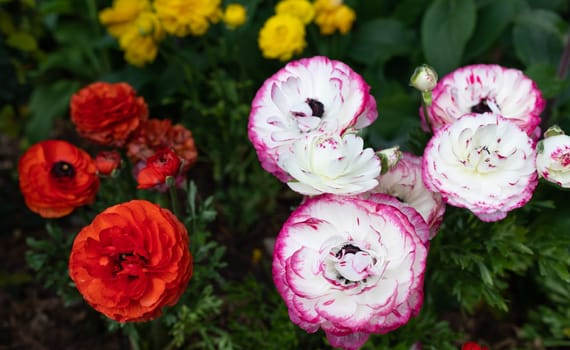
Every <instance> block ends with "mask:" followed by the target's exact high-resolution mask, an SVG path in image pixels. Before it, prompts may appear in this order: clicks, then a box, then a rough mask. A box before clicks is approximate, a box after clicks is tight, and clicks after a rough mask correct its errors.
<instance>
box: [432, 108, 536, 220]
mask: <svg viewBox="0 0 570 350" xmlns="http://www.w3.org/2000/svg"><path fill="white" fill-rule="evenodd" d="M535 159H536V152H535V142H534V141H533V140H532V139H531V138H530V137H529V136H528V135H527V134H526V133H525V132H524V131H523V130H522V129H521V128H519V127H518V126H517V125H516V124H515V123H513V122H511V121H510V120H508V119H506V118H503V117H501V116H500V115H497V114H493V113H485V114H466V115H464V116H462V117H461V118H459V119H458V120H456V121H455V122H454V123H453V124H448V125H446V126H444V127H443V128H441V129H440V130H438V131H437V132H436V134H435V135H434V136H433V137H432V139H431V140H430V142H429V143H428V145H427V147H426V149H425V151H424V163H423V171H424V172H423V177H424V183H425V184H426V186H427V187H428V188H429V189H430V190H432V191H439V192H440V193H441V195H442V196H443V198H444V200H445V201H446V202H447V203H448V204H451V205H454V206H457V207H462V208H467V209H469V210H471V211H472V212H473V213H474V214H475V215H477V216H478V217H479V218H480V219H481V220H483V221H497V220H501V219H503V218H505V216H506V215H507V212H509V211H510V210H512V209H515V208H519V207H522V206H523V205H525V204H526V203H527V202H528V201H529V200H530V198H531V197H532V193H533V191H534V188H535V187H536V185H537V174H536V167H535Z"/></svg>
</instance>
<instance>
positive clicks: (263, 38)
mask: <svg viewBox="0 0 570 350" xmlns="http://www.w3.org/2000/svg"><path fill="white" fill-rule="evenodd" d="M313 16H314V10H313V4H312V3H311V2H309V1H308V0H282V1H280V2H279V3H278V4H277V6H275V15H273V16H271V17H269V19H267V21H266V22H265V24H264V25H263V27H262V28H261V30H260V31H259V37H258V39H257V43H258V45H259V48H260V49H261V53H262V54H263V57H265V58H270V59H279V60H281V61H287V60H289V59H291V57H293V55H297V54H300V53H301V52H303V50H304V49H305V46H307V42H306V40H305V24H307V23H309V22H310V21H311V20H312V19H313Z"/></svg>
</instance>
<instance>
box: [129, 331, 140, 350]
mask: <svg viewBox="0 0 570 350" xmlns="http://www.w3.org/2000/svg"><path fill="white" fill-rule="evenodd" d="M129 344H130V345H131V349H132V350H141V347H140V345H139V342H138V341H137V339H136V337H134V336H133V335H132V334H129Z"/></svg>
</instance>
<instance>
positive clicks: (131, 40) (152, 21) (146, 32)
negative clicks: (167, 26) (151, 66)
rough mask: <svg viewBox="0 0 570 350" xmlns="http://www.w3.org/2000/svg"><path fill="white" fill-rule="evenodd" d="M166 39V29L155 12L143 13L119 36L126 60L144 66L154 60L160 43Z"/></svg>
mask: <svg viewBox="0 0 570 350" xmlns="http://www.w3.org/2000/svg"><path fill="white" fill-rule="evenodd" d="M162 39H164V30H163V28H162V25H161V24H160V21H159V20H158V17H157V16H156V14H155V13H154V12H150V11H147V12H143V13H141V14H140V15H139V16H138V18H137V20H136V22H135V23H134V25H132V26H131V27H129V29H128V30H127V31H126V32H125V33H124V34H123V35H122V36H121V37H120V38H119V45H120V46H121V48H122V49H123V50H124V51H125V60H126V61H127V62H129V63H130V64H132V65H135V66H139V67H142V66H144V65H145V64H146V63H149V62H153V61H154V59H155V58H156V54H157V53H158V43H159V42H160V41H161V40H162Z"/></svg>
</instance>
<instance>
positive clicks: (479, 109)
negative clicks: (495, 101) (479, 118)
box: [471, 98, 493, 114]
mask: <svg viewBox="0 0 570 350" xmlns="http://www.w3.org/2000/svg"><path fill="white" fill-rule="evenodd" d="M488 112H493V111H492V110H491V108H490V107H489V105H488V104H487V99H486V98H483V99H481V101H479V103H478V104H476V105H475V106H473V107H471V113H477V114H483V113H488Z"/></svg>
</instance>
